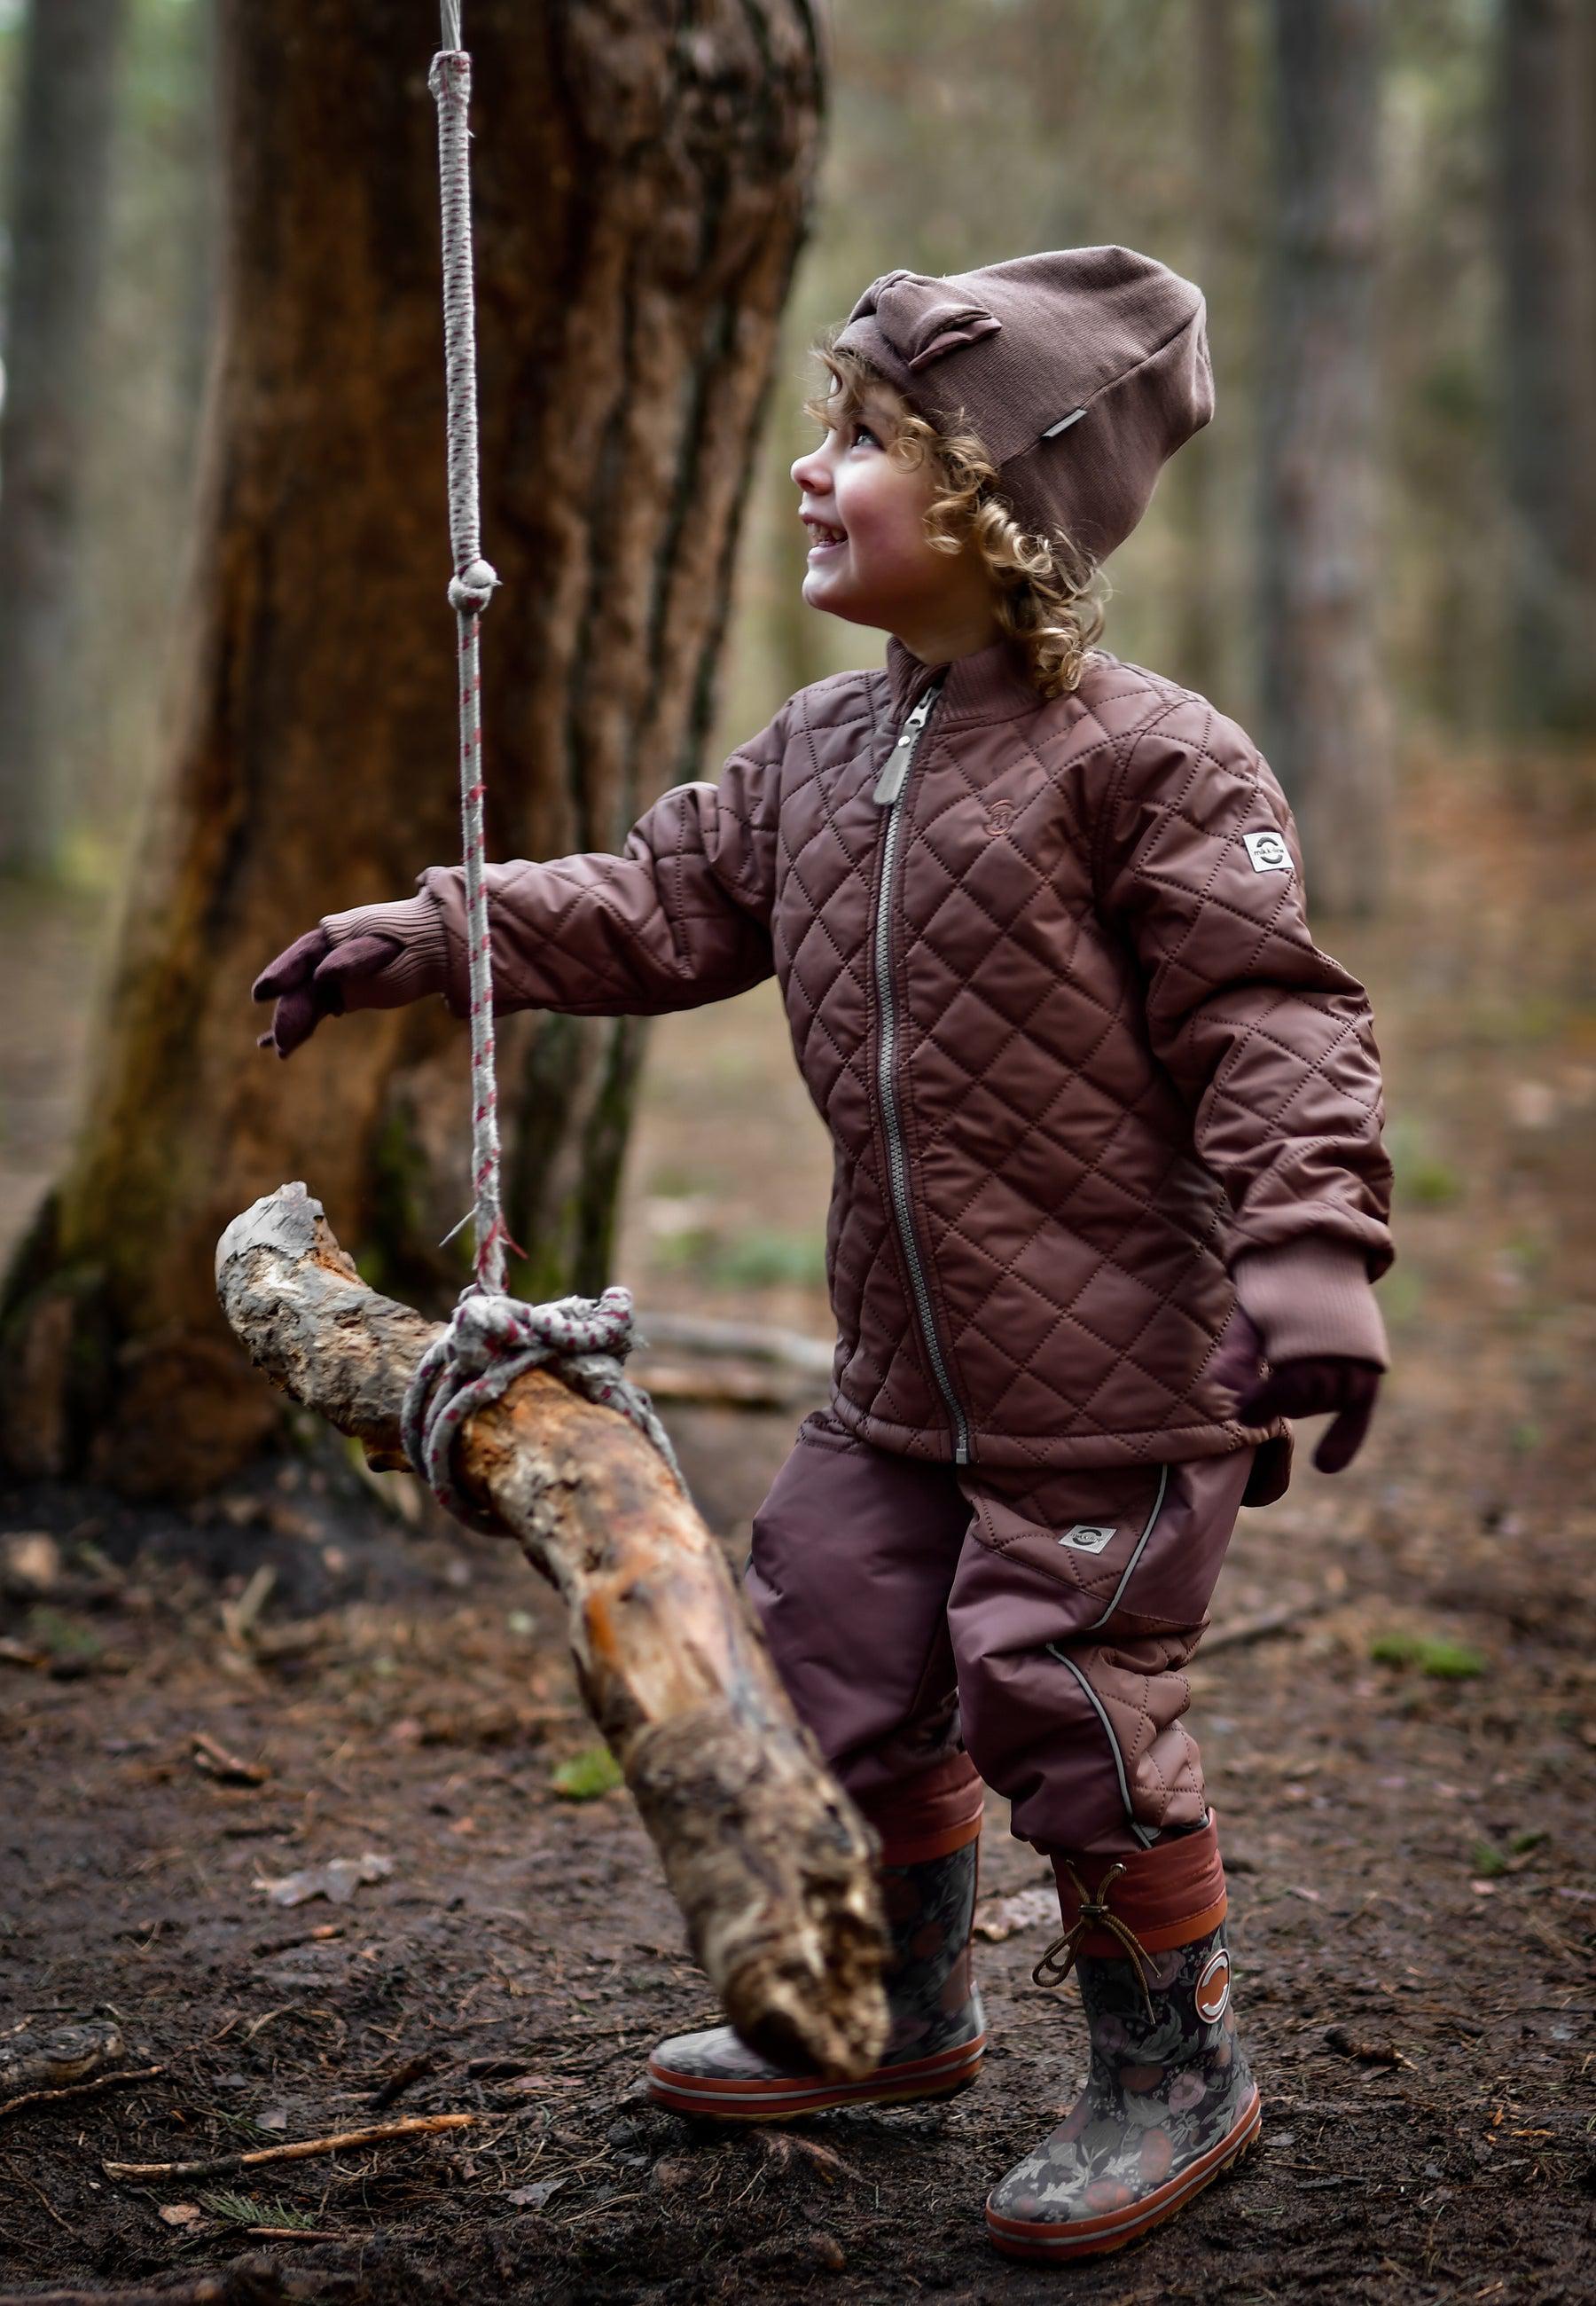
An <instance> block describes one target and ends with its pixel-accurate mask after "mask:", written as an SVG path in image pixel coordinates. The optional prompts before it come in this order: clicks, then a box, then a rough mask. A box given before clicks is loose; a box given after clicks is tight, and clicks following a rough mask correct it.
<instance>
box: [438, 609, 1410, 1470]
mask: <svg viewBox="0 0 1596 2306" xmlns="http://www.w3.org/2000/svg"><path fill="white" fill-rule="evenodd" d="M928 677H929V675H928V673H927V672H926V668H924V667H919V666H917V664H916V663H915V661H914V660H913V659H912V658H910V657H909V655H908V653H907V652H906V651H903V650H901V649H900V646H899V645H898V644H896V643H892V644H891V645H890V646H889V654H888V670H887V672H886V673H885V674H882V673H848V674H841V675H839V676H837V677H835V678H834V679H831V680H826V681H822V682H819V683H817V684H816V685H815V687H813V688H807V689H805V690H802V691H800V692H799V694H798V696H795V697H793V698H792V699H790V700H789V703H788V704H787V705H785V706H784V707H783V708H782V710H781V713H779V714H778V715H777V716H776V719H775V721H774V722H772V724H771V727H770V728H769V729H768V730H765V731H764V733H763V734H762V735H761V737H759V738H758V739H755V741H754V742H753V743H752V744H751V745H749V746H747V747H745V748H744V749H743V750H742V751H741V752H739V753H738V754H736V755H734V756H733V757H732V759H731V760H730V762H729V763H728V764H727V766H726V768H725V770H724V771H723V772H722V774H721V780H720V781H719V783H718V784H717V785H708V784H694V785H686V786H679V787H678V788H676V789H675V790H673V791H671V792H669V793H666V794H665V795H663V796H662V797H661V799H660V800H659V801H658V802H656V803H655V804H654V807H653V809H651V810H650V811H648V812H647V813H646V814H645V816H644V817H643V818H642V819H641V820H640V821H639V823H638V824H637V826H636V827H635V828H634V830H633V833H632V834H631V835H630V836H629V837H628V841H627V850H626V853H625V855H624V857H621V858H614V857H577V858H562V859H559V860H557V861H556V862H555V863H554V864H552V865H546V866H525V865H523V866H519V867H497V868H492V870H491V874H490V886H491V893H492V894H493V895H494V899H495V902H496V907H497V910H496V912H495V918H494V964H495V973H496V978H497V979H498V981H499V984H500V986H501V987H502V986H504V985H505V984H506V981H507V978H508V981H509V984H510V986H511V991H512V997H513V998H518V999H520V1000H522V1001H525V1002H532V1003H535V1004H539V1005H542V1006H546V1007H560V1008H568V1009H572V1010H583V1009H587V1010H593V1011H597V1012H605V1011H607V1010H614V1009H620V1008H631V1009H638V1010H647V1009H656V1010H657V1009H666V1008H673V1007H681V1006H686V1005H689V1004H692V1003H694V1002H697V1001H703V1000H711V999H715V998H719V997H721V995H724V994H726V993H729V992H736V991H738V990H740V989H741V987H742V986H745V985H747V984H750V983H752V982H754V981H755V979H756V978H758V977H759V976H761V975H766V974H769V973H770V972H771V971H772V970H773V971H774V973H775V975H776V977H777V978H778V979H779V981H780V984H781V993H782V997H783V1001H784V1004H785V1009H786V1014H787V1019H788V1024H789V1030H790V1033H791V1037H792V1045H793V1049H794V1053H795V1055H796V1056H797V1059H798V1064H799V1067H800V1069H801V1071H802V1072H803V1076H804V1080H805V1081H806V1084H807V1089H808V1091H809V1094H810V1096H811V1097H812V1098H813V1100H814V1102H815V1107H816V1109H817V1110H818V1112H819V1113H820V1115H822V1117H823V1119H824V1121H825V1123H826V1125H827V1128H828V1129H829V1131H830V1132H831V1134H832V1141H833V1144H834V1147H835V1149H836V1165H835V1177H834V1183H833V1191H832V1204H831V1209H830V1211H829V1213H828V1218H827V1230H826V1249H827V1264H828V1271H829V1275H830V1280H831V1287H832V1308H833V1311H834V1314H835V1317H836V1321H837V1328H838V1345H837V1354H836V1362H835V1387H836V1392H835V1399H834V1403H833V1408H834V1413H835V1414H836V1415H837V1417H838V1418H839V1420H840V1421H841V1422H843V1423H844V1424H846V1425H847V1426H849V1428H850V1429H851V1430H852V1431H856V1432H858V1433H860V1434H862V1435H863V1436H864V1437H865V1438H866V1439H869V1440H872V1441H875V1442H877V1443H879V1444H880V1445H882V1446H883V1447H885V1448H894V1449H900V1450H903V1451H907V1452H908V1453H909V1454H911V1455H919V1456H941V1457H944V1458H945V1457H948V1456H951V1455H952V1438H951V1434H950V1432H949V1430H948V1422H947V1413H946V1407H945V1404H944V1403H943V1399H942V1396H941V1395H940V1393H939V1392H938V1390H937V1388H936V1387H935V1384H934V1382H933V1381H932V1376H931V1371H930V1369H929V1366H928V1363H927V1360H926V1353H925V1348H924V1345H923V1343H922V1340H921V1337H920V1336H919V1332H918V1327H917V1319H916V1314H915V1309H914V1303H913V1298H912V1294H911V1292H910V1290H909V1285H908V1280H907V1277H906V1274H905V1271H904V1268H903V1265H902V1260H901V1252H900V1243H899V1240H898V1234H897V1227H896V1224H895V1221H894V1218H893V1216H892V1208H891V1202H890V1195H889V1191H888V1188H887V1184H886V1178H885V1160H884V1147H883V1139H882V1117H881V1114H880V1111H879V1095H878V1089H877V1084H876V1081H875V1062H876V1054H877V1048H878V1034H879V1023H880V1021H879V1019H878V1018H877V1016H876V1014H875V982H874V975H873V968H872V955H871V952H870V927H871V922H872V918H873V907H874V900H875V889H876V882H877V875H878V872H879V868H880V861H881V848H882V831H883V812H882V811H881V810H880V809H878V808H877V807H875V804H874V802H873V801H872V799H871V787H872V784H873V783H874V781H875V773H876V772H877V770H878V769H879V767H880V765H881V764H882V762H883V759H884V758H885V756H886V754H887V752H888V751H889V750H890V749H891V747H892V742H893V740H894V738H895V736H896V733H897V730H898V727H899V725H900V722H901V719H902V718H903V716H904V714H905V713H906V712H907V710H908V708H909V704H910V703H911V702H912V701H913V696H914V695H915V694H917V693H918V688H919V687H923V686H924V683H925V680H926V679H927V678H928ZM900 810H901V811H902V812H903V814H904V822H903V824H902V826H901V833H900V842H901V846H900V857H899V869H898V874H897V875H896V877H895V881H894V886H893V895H894V913H893V918H892V972H893V986H894V998H895V1004H896V1006H897V1008H898V1010H899V1012H900V1034H901V1041H900V1068H899V1071H898V1073H897V1075H896V1080H897V1087H898V1097H899V1102H900V1107H901V1114H902V1123H903V1130H904V1136H905V1140H906V1147H907V1151H908V1156H909V1186H910V1191H911V1193H912V1195H913V1200H914V1208H915V1217H916V1229H917V1234H918V1237H919V1241H920V1244H921V1248H922V1251H923V1252H924V1254H925V1259H926V1265H927V1275H926V1278H927V1283H928V1285H929V1288H930V1292H931V1295H932V1300H933V1306H934V1311H935V1319H936V1322H937V1328H938V1335H939V1337H940V1340H941V1343H942V1346H943V1355H944V1359H945V1360H946V1362H947V1364H948V1367H949V1370H950V1373H951V1375H952V1381H953V1384H954V1387H955V1389H956V1391H957V1392H958V1395H959V1397H960V1403H961V1405H962V1406H963V1408H964V1410H965V1413H966V1415H967V1417H968V1420H969V1425H970V1428H971V1431H972V1438H973V1450H974V1456H975V1458H976V1461H977V1463H984V1464H986V1465H993V1466H1000V1465H1011V1466H1020V1467H1023V1466H1032V1467H1039V1468H1046V1467H1065V1466H1069V1465H1110V1464H1114V1463H1125V1464H1131V1463H1136V1462H1142V1461H1152V1460H1158V1459H1165V1460H1168V1459H1173V1458H1175V1457H1180V1456H1188V1457H1194V1456H1211V1455H1217V1454H1219V1453H1221V1452H1223V1451H1225V1450H1228V1449H1231V1448H1235V1447H1237V1446H1238V1445H1239V1444H1240V1443H1241V1442H1242V1441H1244V1440H1246V1439H1255V1438H1257V1437H1256V1436H1253V1435H1250V1433H1248V1432H1247V1431H1245V1430H1244V1429H1242V1428H1241V1427H1239V1426H1238V1425H1236V1424H1235V1423H1234V1422H1233V1419H1232V1416H1231V1410H1232V1407H1233V1397H1232V1396H1231V1395H1230V1393H1229V1392H1228V1391H1227V1389H1226V1388H1225V1386H1224V1385H1223V1384H1222V1383H1221V1382H1220V1381H1219V1380H1218V1379H1217V1377H1216V1374H1215V1364H1216V1355H1217V1352H1218V1347H1219V1342H1220V1339H1221V1337H1222V1336H1223V1334H1224V1332H1225V1328H1226V1325H1227V1323H1228V1322H1229V1321H1230V1320H1231V1319H1232V1316H1233V1303H1234V1301H1233V1292H1232V1289H1231V1286H1230V1283H1229V1280H1228V1277H1227V1274H1226V1269H1225V1268H1226V1260H1227V1259H1228V1258H1230V1257H1232V1256H1233V1254H1234V1253H1235V1251H1237V1250H1238V1249H1240V1248H1242V1247H1249V1248H1267V1247H1269V1246H1271V1245H1274V1244H1276V1243H1285V1242H1288V1241H1292V1240H1294V1239H1298V1238H1301V1237H1302V1236H1303V1235H1304V1234H1310V1233H1317V1234H1321V1235H1325V1236H1328V1237H1331V1238H1334V1239H1336V1240H1340V1241H1342V1242H1344V1243H1348V1244H1352V1245H1354V1246H1355V1247H1356V1248H1358V1249H1359V1250H1361V1251H1362V1252H1363V1254H1364V1255H1365V1257H1366V1259H1367V1260H1368V1263H1369V1266H1370V1272H1371V1274H1372V1275H1374V1276H1375V1277H1378V1273H1379V1272H1380V1271H1381V1270H1383V1268H1384V1266H1385V1264H1386V1263H1387V1262H1388V1261H1389V1257H1390V1244H1389V1237H1388V1234H1387V1229H1386V1217H1387V1210H1388V1205H1389V1167H1388V1164H1387V1161H1386V1157H1385V1155H1384V1153H1383V1150H1382V1149H1381V1145H1380V1126H1381V1121H1382V1117H1383V1116H1382V1109H1381V1101H1380V1089H1379V1072H1378V1052H1377V1050H1376V1048H1375V1044H1374V1040H1373V1036H1372V1030H1371V1025H1370V1015H1369V1004H1368V1001H1367V997H1366V995H1365V994H1364V991H1363V988H1362V986H1361V985H1360V984H1359V983H1358V982H1357V980H1356V979H1355V978H1353V977H1351V976H1350V975H1349V974H1348V973H1347V971H1346V970H1344V969H1343V968H1342V967H1341V965H1340V964H1339V963H1338V962H1336V961H1334V960H1332V959H1331V958H1330V956H1329V955H1328V954H1327V953H1324V952H1320V951H1319V948H1318V947H1317V946H1316V945H1315V944H1314V942H1313V939H1312V936H1311V935H1310V932H1309V928H1308V925H1307V921H1306V919H1305V917H1304V915H1303V911H1302V860H1301V858H1300V856H1299V854H1298V852H1297V844H1296V833H1295V828H1294V826H1293V824H1292V821H1291V816H1290V812H1289V810H1288V809H1287V808H1286V805H1285V802H1284V797H1283V796H1282V794H1281V792H1280V789H1279V786H1278V784H1277V783H1276V781H1275V779H1274V777H1273V775H1272V774H1271V773H1270V772H1269V770H1268V768H1267V765H1266V764H1264V763H1263V762H1261V761H1260V760H1259V757H1258V756H1257V754H1256V752H1255V751H1254V749H1253V748H1252V747H1251V746H1250V744H1249V743H1248V740H1247V739H1246V738H1245V736H1244V735H1243V733H1242V731H1241V730H1239V729H1237V728H1236V727H1235V726H1234V724H1233V723H1232V722H1227V721H1225V719H1224V718H1223V716H1221V715H1220V714H1218V713H1216V711H1215V710H1214V708H1213V707H1212V706H1211V705H1208V703H1207V702H1206V700H1205V699H1203V698H1201V697H1200V696H1195V695H1193V694H1192V693H1191V692H1190V691H1188V690H1184V689H1181V688H1177V687H1175V686H1174V684H1173V683H1170V682H1167V681H1164V680H1161V679H1158V678H1157V677H1156V675H1153V674H1151V673H1148V672H1146V671H1144V670H1142V669H1141V668H1139V667H1137V666H1133V665H1128V664H1125V663H1122V662H1121V661H1120V660H1118V659H1117V658H1115V657H1114V656H1112V655H1110V654H1109V653H1106V652H1097V653H1095V654H1094V655H1093V657H1092V658H1091V659H1090V660H1089V661H1088V669H1087V672H1086V675H1085V678H1084V679H1083V680H1082V683H1081V685H1080V689H1079V690H1078V691H1077V692H1076V694H1075V695H1073V696H1063V697H1058V698H1055V699H1053V700H1050V701H1047V702H1043V701H1041V700H1038V699H1037V697H1036V696H1035V695H1034V694H1033V693H1032V692H1031V691H1030V690H1029V689H1028V688H1027V687H1026V685H1025V680H1024V674H1023V668H1022V667H1020V664H1019V662H1018V660H1017V659H1015V658H1013V657H1012V656H1011V655H1010V653H1008V652H1007V651H1006V650H1005V649H1004V648H1003V647H1002V646H999V647H997V648H994V649H990V650H985V651H982V652H980V653H978V654H977V656H976V657H974V658H967V659H963V660H960V661H959V662H957V663H955V664H954V665H953V666H952V668H951V669H950V670H949V673H948V677H947V679H946V682H945V684H944V687H943V691H942V695H941V696H940V698H939V700H938V703H937V705H936V707H935V711H934V713H933V715H932V719H931V722H930V723H929V726H928V728H927V730H926V738H925V739H924V741H923V743H922V745H921V747H920V750H919V755H918V756H917V759H916V762H915V765H914V768H913V770H912V772H911V774H910V777H909V782H908V785H907V786H906V788H905V791H904V796H903V799H902V800H901V802H900ZM1260 827H1263V828H1265V829H1267V828H1269V827H1273V828H1275V829H1276V830H1277V831H1278V833H1279V834H1280V835H1281V837H1282V838H1283V839H1284V841H1285V843H1286V846H1287V849H1288V850H1289V851H1290V854H1291V856H1292V859H1293V867H1294V869H1293V871H1292V872H1290V873H1270V874H1260V873H1258V872H1256V871H1254V870H1253V868H1252V865H1251V860H1250V856H1249V853H1248V850H1247V847H1246V842H1245V839H1244V835H1245V834H1246V833H1257V832H1258V831H1259V828H1260ZM437 879H438V876H429V886H432V887H434V888H435V892H436V893H438V894H440V899H442V901H445V903H446V907H447V905H448V902H449V901H450V900H449V898H448V896H447V895H446V893H445V892H444V891H443V890H442V889H441V888H438V887H437ZM501 944H502V946H503V952H504V958H503V960H502V961H501ZM501 997H502V996H501ZM506 1005H508V1004H506Z"/></svg>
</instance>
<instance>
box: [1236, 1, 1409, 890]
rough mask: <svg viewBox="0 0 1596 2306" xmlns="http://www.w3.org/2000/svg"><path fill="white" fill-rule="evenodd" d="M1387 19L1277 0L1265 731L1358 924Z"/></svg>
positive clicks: (1384, 765) (1262, 562) (1382, 746)
mask: <svg viewBox="0 0 1596 2306" xmlns="http://www.w3.org/2000/svg"><path fill="white" fill-rule="evenodd" d="M1382 13H1383V11H1382V6H1381V0H1271V25H1272V33H1273V51H1274V64H1275V86H1274V118H1275V132H1276V165H1275V192H1274V211H1273V217H1272V242H1271V249H1270V264H1269V285H1268V288H1267V295H1266V296H1265V300H1264V316H1263V346H1262V359H1261V376H1260V391H1259V453H1260V467H1261V469H1260V482H1261V489H1260V509H1261V521H1262V533H1261V536H1260V540H1259V603H1258V623H1259V637H1260V646H1261V654H1262V662H1261V666H1260V677H1259V695H1260V700H1261V733H1262V737H1263V741H1264V747H1265V749H1266V751H1267V754H1268V756H1269V758H1270V760H1271V762H1272V763H1273V764H1274V766H1275V768H1276V772H1277V773H1278V774H1279V776H1280V779H1281V781H1282V783H1283V784H1284V787H1285V790H1286V795H1287V798H1288V799H1290V801H1291V803H1292V806H1293V810H1294V811H1295V813H1296V816H1297V818H1298V822H1299V824H1300V825H1301V828H1302V841H1303V847H1304V850H1305V853H1306V856H1307V860H1308V870H1309V876H1310V882H1311V884H1312V888H1313V891H1314V893H1315V894H1316V895H1317V898H1318V900H1319V903H1320V904H1321V905H1322V906H1324V907H1326V908H1327V909H1328V910H1332V911H1335V912H1339V913H1349V914H1350V913H1371V912H1374V911H1376V910H1378V907H1379V904H1380V901H1381V897H1382V894H1383V890H1384V884H1385V860H1386V852H1387V822H1388V814H1389V787H1390V764H1389V744H1390V738H1389V716H1388V712H1387V699H1386V695H1385V688H1384V679H1383V670H1382V666H1381V662H1380V654H1379V647H1378V601H1377V592H1378V578H1379V563H1378V547H1377V535H1376V510H1377V487H1378V464H1377V441H1378V413H1377V412H1378V358H1377V346H1376V331H1375V294H1376V255H1377V241H1378V215H1379V210H1378V114H1379V103H1378V97H1379V69H1380V58H1379V38H1380V28H1381V18H1382Z"/></svg>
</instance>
